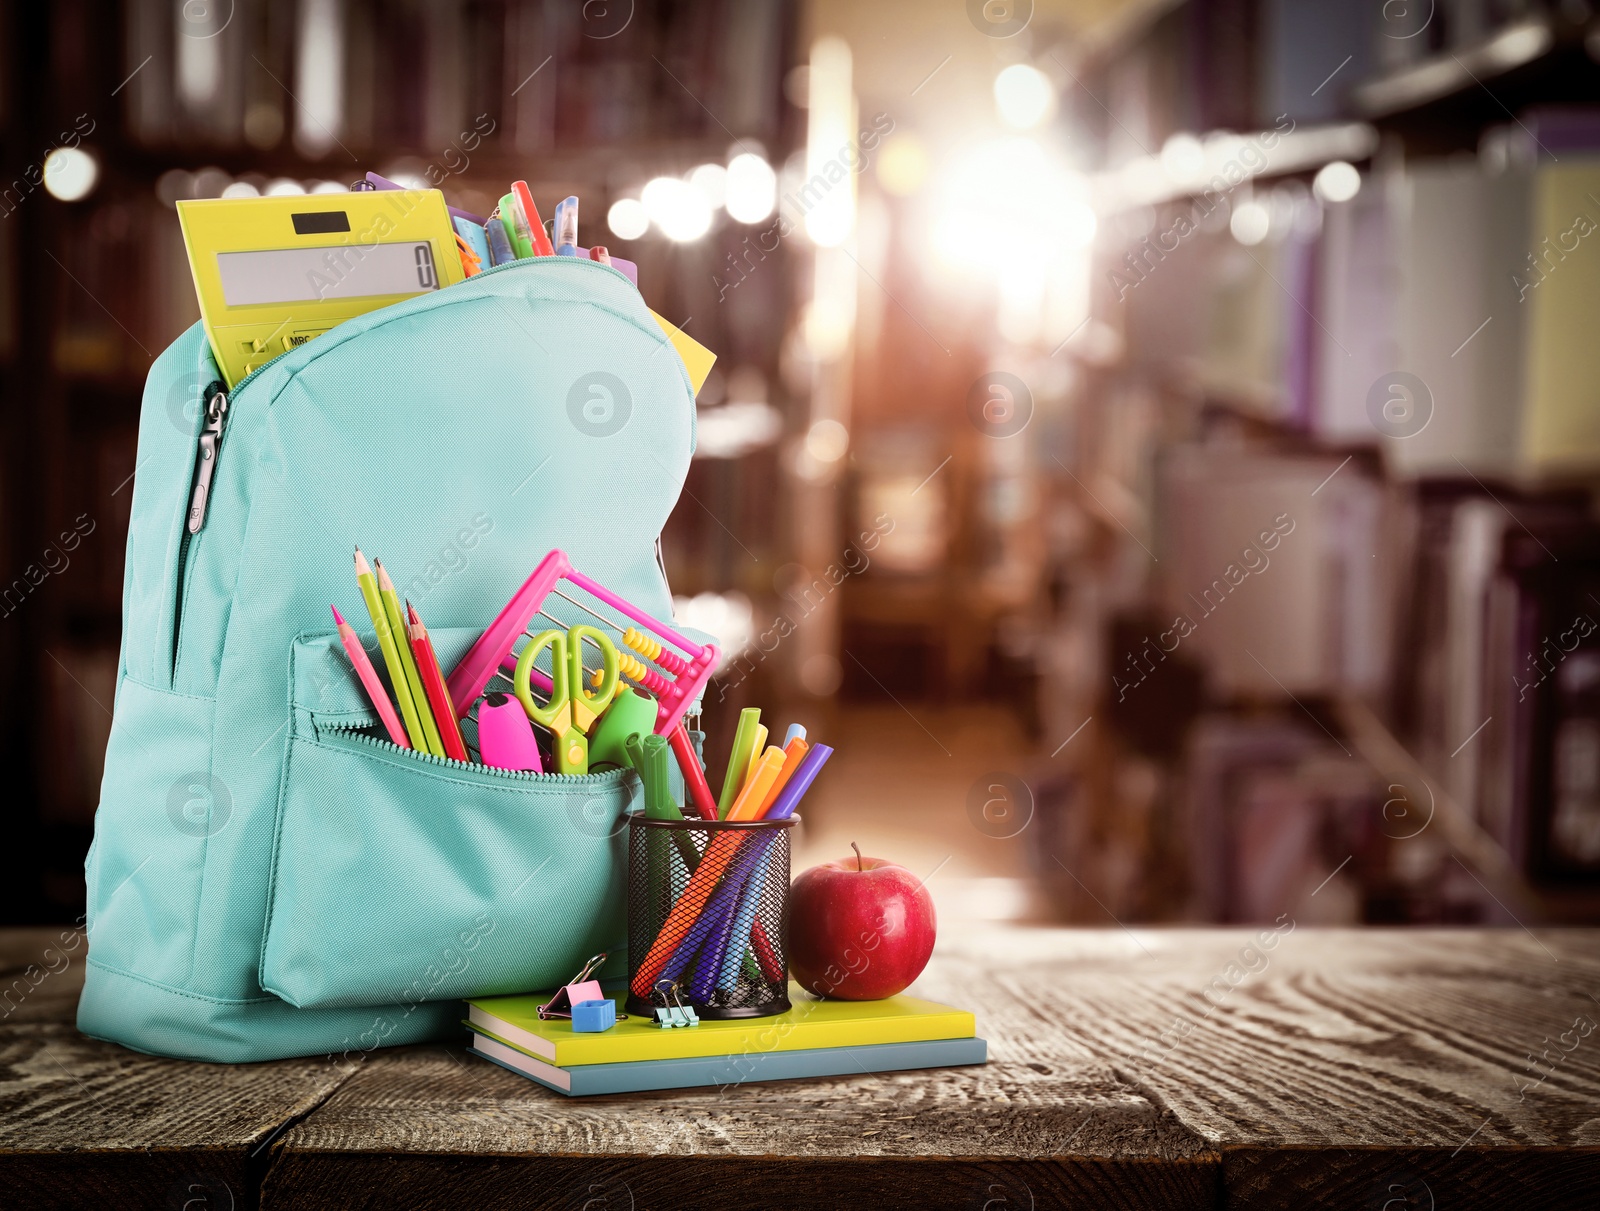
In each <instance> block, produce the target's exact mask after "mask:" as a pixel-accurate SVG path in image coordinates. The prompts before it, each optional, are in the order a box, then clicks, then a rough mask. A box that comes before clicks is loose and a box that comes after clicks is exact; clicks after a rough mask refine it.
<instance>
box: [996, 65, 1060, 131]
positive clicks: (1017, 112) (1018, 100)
mask: <svg viewBox="0 0 1600 1211" xmlns="http://www.w3.org/2000/svg"><path fill="white" fill-rule="evenodd" d="M994 102H995V106H996V107H997V108H998V109H999V110H1000V119H1001V121H1003V122H1004V123H1005V124H1006V125H1007V126H1014V127H1015V128H1016V129H1018V130H1032V129H1033V128H1034V127H1035V126H1038V125H1039V124H1040V123H1042V122H1045V121H1048V120H1049V119H1050V117H1051V116H1052V115H1054V113H1055V111H1056V89H1055V85H1053V84H1051V83H1050V77H1049V76H1047V75H1045V74H1044V73H1043V72H1042V71H1040V70H1039V69H1038V68H1037V67H1029V66H1028V65H1027V64H1026V63H1013V64H1012V65H1011V66H1010V67H1008V68H1006V69H1005V70H1004V71H1002V72H1001V73H1000V74H999V75H998V76H996V77H995V78H994Z"/></svg>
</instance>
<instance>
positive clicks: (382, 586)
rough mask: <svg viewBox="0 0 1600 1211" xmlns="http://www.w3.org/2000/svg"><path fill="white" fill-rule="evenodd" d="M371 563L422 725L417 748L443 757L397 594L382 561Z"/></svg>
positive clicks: (377, 560)
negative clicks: (420, 737) (375, 572)
mask: <svg viewBox="0 0 1600 1211" xmlns="http://www.w3.org/2000/svg"><path fill="white" fill-rule="evenodd" d="M372 563H373V567H374V568H375V569H376V570H377V573H378V599H379V600H380V601H381V602H382V603H383V612H384V616H385V617H387V618H388V620H389V629H390V630H391V631H393V632H394V635H395V638H396V639H398V640H399V642H398V643H396V644H395V647H396V648H397V649H398V651H399V654H400V667H401V669H402V670H404V672H405V679H406V685H407V686H408V687H409V688H410V690H411V701H412V704H413V705H414V706H415V707H416V708H417V722H418V723H419V724H420V725H421V726H422V740H423V742H422V744H419V745H418V746H417V747H418V748H424V747H425V748H426V749H427V751H428V752H430V753H432V754H433V755H434V756H435V757H443V756H444V755H445V752H444V741H443V740H442V739H440V736H439V727H438V725H437V724H436V723H434V721H433V711H432V710H431V709H429V707H428V692H427V691H426V690H425V689H423V688H422V675H421V674H420V673H418V672H417V662H416V660H415V659H414V658H413V657H412V655H411V645H410V644H409V643H407V642H406V618H405V615H404V614H402V613H401V612H400V594H398V593H396V592H395V590H394V581H392V580H390V579H389V573H388V572H386V571H384V567H383V560H381V559H374V560H373V561H372Z"/></svg>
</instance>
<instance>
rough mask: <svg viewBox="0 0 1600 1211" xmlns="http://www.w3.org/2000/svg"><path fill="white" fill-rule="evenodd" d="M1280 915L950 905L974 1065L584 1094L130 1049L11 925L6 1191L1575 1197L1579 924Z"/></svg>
mask: <svg viewBox="0 0 1600 1211" xmlns="http://www.w3.org/2000/svg"><path fill="white" fill-rule="evenodd" d="M1287 924H1288V923H1287V922H1286V923H1285V928H1284V929H1281V930H1280V931H1278V932H1277V933H1276V934H1273V933H1271V932H1270V931H1269V933H1268V935H1267V939H1268V940H1270V942H1271V947H1270V948H1267V947H1266V946H1265V945H1263V944H1260V943H1258V941H1257V936H1256V934H1254V933H1252V932H1248V931H1239V930H1148V931H1137V932H1132V933H1129V932H1122V931H1118V930H1110V931H1090V930H1026V929H1015V928H994V929H983V930H981V931H974V932H973V933H971V934H967V935H958V934H956V933H954V932H953V931H947V932H946V935H945V936H944V937H942V938H941V940H940V952H939V954H938V956H937V957H936V959H935V960H934V963H933V964H932V965H931V966H930V967H929V969H928V971H927V973H926V974H925V975H924V977H923V979H922V980H921V981H920V983H919V985H918V988H917V991H920V992H922V993H923V994H924V995H927V996H930V997H934V998H937V999H940V1000H948V1001H951V1002H955V1003H957V1004H962V1005H966V1006H970V1007H971V1008H973V1009H974V1010H976V1011H977V1014H978V1023H979V1033H980V1034H982V1035H984V1036H985V1037H986V1038H988V1039H989V1042H990V1056H991V1058H990V1062H989V1064H988V1065H987V1066H986V1067H982V1068H961V1069H951V1070H947V1071H939V1072H922V1073H901V1074H893V1075H888V1076H882V1077H852V1078H835V1079H829V1080H819V1081H810V1082H784V1083H776V1084H764V1085H745V1086H740V1087H737V1088H734V1089H732V1090H730V1091H726V1092H721V1091H718V1090H715V1089H708V1090H704V1091H688V1092H678V1093H656V1094H636V1095H631V1096H627V1097H609V1098H595V1099H587V1100H582V1099H580V1100H568V1099H565V1098H562V1097H559V1096H558V1095H556V1094H553V1093H550V1092H547V1091H546V1090H544V1089H542V1088H540V1087H538V1086H536V1085H534V1084H532V1083H530V1082H527V1081H524V1080H522V1079H521V1078H519V1077H516V1076H513V1075H512V1074H510V1073H508V1072H505V1071H503V1070H501V1069H499V1068H495V1067H493V1066H491V1065H489V1064H487V1063H485V1062H483V1061H480V1060H478V1059H476V1058H474V1057H472V1056H470V1055H468V1054H466V1052H465V1050H464V1049H463V1048H462V1047H461V1046H460V1045H454V1044H453V1045H449V1046H434V1047H416V1048H406V1049H401V1050H394V1051H385V1052H377V1053H374V1054H372V1055H370V1056H368V1057H366V1058H365V1060H363V1061H362V1062H359V1063H353V1064H345V1065H335V1064H332V1063H329V1062H328V1061H327V1060H325V1059H320V1058H319V1059H303V1060H285V1061H282V1062H279V1063H272V1064H252V1065H240V1066H223V1065H209V1064H188V1063H180V1062H176V1061H170V1060H160V1059H153V1058H151V1057H148V1056H141V1055H136V1054H135V1053H133V1052H131V1051H126V1050H123V1049H121V1048H119V1047H115V1046H111V1045H108V1044H104V1043H97V1042H92V1041H90V1040H87V1039H84V1038H81V1037H79V1036H78V1034H77V1033H76V1032H75V1031H74V1030H73V1028H72V1016H71V1015H72V1010H73V1006H74V1003H75V1001H76V997H77V991H78V986H79V983H80V977H81V970H82V968H81V954H82V951H81V948H80V949H79V950H78V951H77V952H76V954H77V956H78V957H75V958H73V959H72V961H71V964H70V965H69V966H68V967H66V968H65V969H60V970H57V971H54V972H47V973H45V974H44V975H43V977H42V978H39V973H40V972H43V971H44V966H43V963H44V952H45V948H46V947H47V946H48V945H50V944H51V942H52V941H53V940H54V938H55V934H56V931H44V930H13V931H7V932H3V933H0V964H3V966H4V968H5V972H6V974H5V977H4V979H3V980H0V988H3V986H4V985H11V987H12V989H13V991H12V994H11V998H10V1001H11V1003H12V1004H14V1005H15V1008H14V1009H13V1010H12V1011H11V1012H10V1013H9V1014H8V1015H7V1016H6V1017H5V1018H4V1021H3V1023H0V1054H3V1064H0V1106H3V1109H0V1206H4V1207H21V1208H49V1207H63V1208H77V1207H84V1206H99V1207H107V1208H124V1207H130V1208H131V1207H152V1208H156V1207H161V1208H174V1209H178V1208H184V1209H186V1211H202V1209H206V1211H209V1209H212V1208H221V1209H224V1211H227V1209H229V1208H235V1207H238V1208H247V1207H255V1206H260V1207H264V1208H285V1207H294V1208H320V1207H362V1208H383V1209H385V1211H389V1209H393V1208H431V1207H467V1206H470V1207H478V1208H502V1207H503V1208H513V1207H515V1208H524V1207H558V1208H573V1209H575V1211H576V1209H578V1208H584V1209H587V1211H599V1209H601V1208H605V1209H607V1211H627V1209H629V1208H641V1209H642V1208H657V1207H659V1208H674V1207H682V1208H700V1207H707V1208H722V1207H728V1208H739V1209H740V1211H754V1209H765V1208H774V1207H782V1208H802V1207H803V1208H813V1207H816V1208H823V1207H827V1208H832V1207H853V1208H862V1209H866V1211H884V1209H887V1208H896V1207H906V1208H930V1207H959V1208H971V1209H972V1211H1002V1209H1004V1211H1012V1209H1016V1208H1022V1209H1026V1208H1030V1207H1038V1208H1045V1207H1061V1206H1074V1207H1076V1206H1085V1207H1115V1208H1147V1207H1162V1208H1165V1207H1173V1208H1177V1207H1222V1206H1227V1207H1230V1208H1267V1207H1288V1208H1294V1209H1295V1211H1304V1209H1305V1208H1309V1207H1338V1208H1372V1209H1373V1211H1379V1209H1382V1211H1400V1209H1401V1208H1408V1207H1412V1208H1415V1207H1420V1208H1438V1211H1456V1209H1459V1208H1465V1207H1517V1208H1522V1207H1528V1208H1532V1207H1572V1208H1580V1207H1581V1208H1593V1207H1595V1206H1597V1205H1600V1030H1597V1029H1595V1026H1594V1024H1600V1001H1597V1000H1596V998H1597V997H1600V930H1565V931H1563V930H1549V931H1540V932H1539V933H1538V934H1537V936H1535V935H1534V934H1531V933H1528V932H1526V931H1522V930H1510V931H1500V932H1468V931H1446V930H1414V931H1398V930H1395V931H1376V930H1374V931H1365V932H1361V931H1345V930H1341V931H1314V930H1311V929H1296V930H1293V931H1292V932H1290V931H1288V929H1287ZM30 963H32V964H36V965H37V966H36V967H35V969H34V971H33V972H32V973H31V975H30V974H28V973H27V968H28V964H30ZM56 966H57V967H58V968H59V962H57V963H56ZM19 979H20V980H21V984H20V985H17V984H14V983H13V981H16V980H19ZM33 985H36V986H33ZM19 987H20V988H21V989H24V990H26V991H25V993H24V994H22V995H21V999H20V1001H19V1000H18V995H19V993H18V991H17V989H18V988H19ZM4 1011H5V1002H3V1001H0V1013H3V1012H4ZM1575 1023H1578V1024H1579V1025H1578V1026H1577V1027H1576V1028H1575V1026H1574V1024H1575ZM1583 1023H1589V1025H1584V1024H1583Z"/></svg>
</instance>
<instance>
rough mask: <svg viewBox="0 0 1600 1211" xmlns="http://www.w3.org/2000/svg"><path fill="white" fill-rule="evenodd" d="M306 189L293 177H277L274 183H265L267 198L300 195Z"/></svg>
mask: <svg viewBox="0 0 1600 1211" xmlns="http://www.w3.org/2000/svg"><path fill="white" fill-rule="evenodd" d="M305 191H306V187H305V186H304V185H302V184H300V182H299V181H296V180H295V179H294V178H293V177H279V178H278V179H277V180H275V181H268V182H267V191H266V192H267V197H269V198H280V197H284V196H287V195H290V194H301V193H304V192H305Z"/></svg>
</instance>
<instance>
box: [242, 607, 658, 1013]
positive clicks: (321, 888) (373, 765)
mask: <svg viewBox="0 0 1600 1211" xmlns="http://www.w3.org/2000/svg"><path fill="white" fill-rule="evenodd" d="M473 637H474V633H473V632H468V631H460V632H452V631H449V630H440V631H436V632H435V641H436V643H437V644H438V645H439V648H440V654H441V656H442V657H443V656H446V655H447V653H450V654H453V652H454V651H455V649H457V648H460V649H464V648H465V646H466V645H467V644H468V643H470V641H471V639H472V638H473ZM348 668H349V666H348V664H347V663H344V657H343V652H342V650H340V649H339V640H338V637H337V635H318V636H303V637H301V638H300V639H297V640H296V641H295V644H294V653H293V657H292V667H291V671H290V686H291V695H292V698H293V701H292V704H291V710H292V716H291V723H290V726H291V729H292V730H291V735H290V738H289V743H288V745H287V751H286V754H285V758H284V768H283V779H282V784H281V787H280V790H279V799H278V829H277V840H276V847H275V851H274V857H273V872H272V883H271V902H270V904H269V906H268V912H267V926H266V939H265V944H264V947H263V955H262V963H261V985H262V987H263V988H265V989H266V990H267V991H268V992H271V993H273V994H274V995H276V996H279V997H282V998H283V999H284V1000H286V1001H288V1002H289V1003H290V1004H292V1005H296V1006H299V1007H302V1008H312V1007H333V1006H347V1005H395V1006H400V1007H402V1009H404V1008H405V1007H409V1006H414V1005H416V1004H419V1003H421V1002H424V1001H437V1000H448V999H457V998H462V997H471V996H487V995H493V994H497V993H509V992H525V991H530V990H533V989H539V988H547V987H552V986H554V985H557V984H559V983H560V982H561V981H563V980H565V979H567V978H568V977H570V976H571V975H572V973H573V972H574V971H576V970H577V969H578V968H579V967H581V966H582V965H583V963H584V961H585V960H587V959H588V958H589V957H590V956H591V955H594V954H596V953H598V952H599V951H602V950H610V951H612V952H614V953H616V952H620V951H621V950H622V948H623V939H624V937H625V919H624V918H625V897H626V893H625V887H624V882H623V878H624V868H625V860H626V853H625V846H626V841H625V831H626V830H625V828H624V816H625V813H626V811H627V810H628V807H629V805H630V803H631V801H632V800H633V799H634V797H635V795H636V791H637V786H638V779H637V776H636V775H635V774H634V773H633V772H632V771H631V770H612V771H610V772H607V773H600V774H590V775H586V776H584V777H572V778H568V777H561V776H558V775H533V774H520V773H508V772H505V771H501V770H494V769H489V768H486V767H484V766H481V765H469V764H466V763H463V762H458V761H449V760H445V759H442V758H438V757H432V756H429V755H427V754H425V753H417V752H414V751H410V750H405V749H401V748H399V747H397V746H395V745H393V744H391V743H389V742H388V741H387V740H384V739H380V738H377V737H376V736H373V735H369V734H367V733H366V732H364V731H360V730H357V729H361V728H368V727H371V726H372V725H373V724H375V723H376V722H377V720H376V716H375V713H374V712H373V711H372V709H371V706H370V704H369V703H367V702H366V700H365V698H364V696H362V694H361V689H360V685H359V683H358V682H356V681H355V679H354V677H353V676H351V675H350V673H349V672H348Z"/></svg>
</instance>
